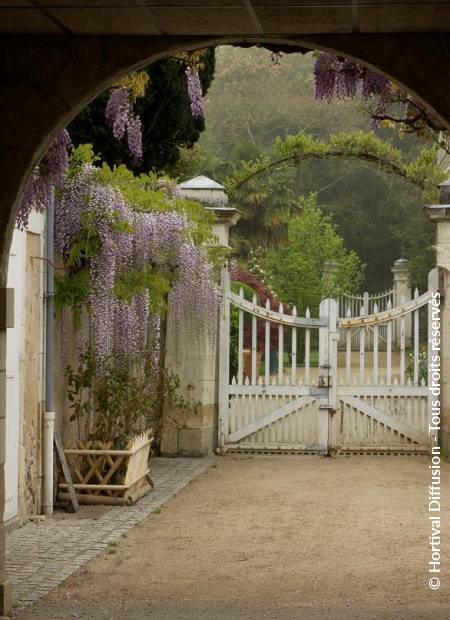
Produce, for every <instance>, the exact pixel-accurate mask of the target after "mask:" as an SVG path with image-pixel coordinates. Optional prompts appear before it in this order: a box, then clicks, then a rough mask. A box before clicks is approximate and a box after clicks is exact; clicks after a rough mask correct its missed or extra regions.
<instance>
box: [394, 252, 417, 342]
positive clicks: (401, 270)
mask: <svg viewBox="0 0 450 620" xmlns="http://www.w3.org/2000/svg"><path fill="white" fill-rule="evenodd" d="M391 272H392V274H393V275H394V285H393V288H394V295H393V296H394V299H393V300H392V301H393V305H394V307H396V306H400V304H402V303H406V302H407V301H410V300H411V286H410V284H409V276H408V260H407V259H406V258H399V259H397V260H396V261H395V262H394V265H393V267H391ZM395 327H396V328H397V329H395V330H394V346H395V348H396V349H400V328H399V327H398V326H397V325H396V326H395ZM405 346H406V347H411V346H412V315H411V314H408V315H407V316H406V317H405Z"/></svg>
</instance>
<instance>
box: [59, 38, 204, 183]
mask: <svg viewBox="0 0 450 620" xmlns="http://www.w3.org/2000/svg"><path fill="white" fill-rule="evenodd" d="M202 63H203V65H202V67H201V68H200V70H199V74H200V81H201V83H202V89H203V94H205V93H206V92H207V91H208V88H209V86H210V85H211V82H212V80H213V77H214V68H215V52H214V49H213V48H211V49H208V50H206V52H205V54H204V56H203V59H202ZM145 71H146V72H147V73H148V75H149V83H148V86H147V89H146V92H145V95H144V97H142V98H140V99H138V100H137V101H136V103H135V112H136V113H137V114H138V115H139V116H140V118H141V121H142V133H143V135H142V147H143V149H142V150H143V157H142V162H141V163H140V164H139V165H138V166H135V165H134V164H133V162H132V161H131V160H130V156H129V154H128V152H127V149H126V148H124V147H123V145H122V144H121V143H120V142H118V141H117V140H116V139H115V138H114V136H113V135H112V132H111V128H110V127H109V126H108V124H107V121H106V117H105V110H106V104H107V101H108V96H109V95H108V93H107V92H104V93H102V94H101V95H100V96H99V97H97V99H95V100H94V101H93V102H92V103H91V104H89V105H88V106H86V108H84V110H83V111H82V112H81V113H80V114H79V115H78V116H77V117H76V118H75V119H74V120H73V121H72V123H71V124H70V125H69V128H68V129H69V133H70V136H71V138H72V141H73V143H74V145H75V146H78V145H80V144H84V143H91V144H92V145H93V148H94V152H95V153H96V154H97V155H99V156H100V158H101V159H102V160H103V161H105V162H106V163H108V164H109V165H110V166H113V165H119V164H125V165H126V166H127V167H131V168H133V169H134V170H135V171H136V172H148V171H149V170H162V169H163V168H164V167H165V166H168V165H174V164H175V163H176V162H177V161H178V158H179V149H180V147H181V146H188V147H192V146H193V145H194V144H195V143H196V142H197V140H198V139H199V137H200V134H201V132H202V131H203V130H204V129H205V121H204V119H203V118H193V115H192V110H191V105H190V100H189V96H188V91H187V84H186V75H185V67H184V64H183V63H182V62H180V60H179V59H174V58H170V59H167V60H161V61H159V62H156V63H154V64H152V65H150V66H149V67H147V68H146V69H145Z"/></svg>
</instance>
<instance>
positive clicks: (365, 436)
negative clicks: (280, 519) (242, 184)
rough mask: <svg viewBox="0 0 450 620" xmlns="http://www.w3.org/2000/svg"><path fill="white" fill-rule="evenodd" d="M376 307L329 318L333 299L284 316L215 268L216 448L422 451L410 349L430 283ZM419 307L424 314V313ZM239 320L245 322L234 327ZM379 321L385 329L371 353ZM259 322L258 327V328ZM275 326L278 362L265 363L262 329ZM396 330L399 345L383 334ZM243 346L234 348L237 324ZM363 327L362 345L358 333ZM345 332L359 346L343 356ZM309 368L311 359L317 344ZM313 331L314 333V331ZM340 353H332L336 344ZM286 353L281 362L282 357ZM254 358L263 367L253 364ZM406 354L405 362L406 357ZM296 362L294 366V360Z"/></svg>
mask: <svg viewBox="0 0 450 620" xmlns="http://www.w3.org/2000/svg"><path fill="white" fill-rule="evenodd" d="M435 280H436V274H435V270H433V272H431V274H430V286H429V291H428V292H426V293H424V294H423V295H420V296H419V295H418V294H416V295H415V298H414V299H413V300H411V301H410V302H407V303H405V304H402V305H401V306H398V307H396V308H393V309H386V310H384V311H383V312H377V313H373V314H366V313H365V311H364V308H362V309H361V316H357V317H351V316H347V317H346V318H338V302H337V301H335V300H332V299H326V300H324V301H322V302H321V304H320V310H319V317H318V318H311V317H310V316H309V312H307V313H306V316H305V317H298V316H297V313H296V310H295V308H293V309H292V313H291V314H290V315H288V314H286V313H285V312H284V311H283V306H282V305H281V306H280V307H279V308H278V309H277V310H274V309H272V308H270V306H269V304H267V305H266V307H264V308H263V307H261V306H259V305H258V303H257V300H256V298H254V299H253V301H252V302H250V301H247V300H245V299H244V296H243V293H242V290H241V292H240V294H239V295H236V294H235V293H233V292H232V291H231V290H230V281H229V274H228V272H226V271H225V270H224V271H223V272H222V286H223V298H222V306H221V317H220V371H219V385H220V388H219V437H218V444H219V450H221V451H223V452H225V451H262V452H287V451H295V452H304V453H319V454H320V453H322V454H326V453H329V452H331V451H332V452H341V453H345V452H347V453H348V452H353V453H354V452H377V453H380V452H381V453H386V452H395V453H399V452H409V453H411V452H426V451H428V449H429V445H430V436H429V432H428V419H429V407H428V401H429V391H428V388H427V385H426V383H427V382H426V378H425V377H424V376H423V365H424V364H426V361H425V360H424V359H423V358H424V355H422V354H421V352H420V343H419V322H420V321H421V320H422V321H423V320H425V321H426V320H427V318H426V316H425V317H424V316H423V314H424V312H423V311H420V309H421V308H423V307H425V306H427V304H428V302H429V300H430V298H431V292H432V290H435V286H436V285H435ZM230 312H233V313H234V316H235V315H236V313H237V315H238V320H237V332H238V333H237V343H236V348H237V368H236V372H235V373H233V372H232V373H230ZM425 314H426V311H425ZM409 315H412V317H413V326H414V327H413V331H414V334H413V349H412V351H411V352H408V351H407V350H406V346H405V342H406V334H405V325H406V318H407V317H408V316H409ZM244 326H245V327H244ZM380 326H383V330H384V331H385V333H386V345H385V347H384V348H385V349H386V350H385V351H380V346H379V342H380ZM261 327H262V329H261ZM274 328H275V329H276V330H277V331H278V342H277V345H278V346H277V348H278V367H277V369H276V371H275V372H274V371H273V369H272V372H271V369H270V362H269V360H270V353H271V348H272V346H271V341H273V338H271V333H272V332H271V330H273V329H274ZM394 329H399V330H400V334H401V338H400V350H399V351H394V350H393V340H392V333H393V330H394ZM245 330H246V331H247V332H248V335H249V337H250V340H251V342H250V347H249V350H248V351H247V350H246V349H245V348H244V346H245V343H244V331H245ZM369 330H370V334H371V336H370V339H371V347H370V350H369V351H368V350H367V346H366V334H367V333H369ZM355 332H356V333H357V336H358V341H359V344H360V350H359V352H356V353H355V352H353V353H352V340H353V339H354V335H355ZM317 333H318V365H317V364H316V365H315V367H314V366H313V364H312V362H311V356H312V354H313V353H314V350H313V348H312V346H311V342H312V341H313V340H316V341H317ZM314 336H316V338H314ZM342 339H344V341H345V342H346V350H345V351H344V352H339V353H338V347H337V344H338V341H339V340H342ZM287 356H289V358H290V359H289V360H288V359H287ZM260 359H261V361H263V363H264V368H260ZM408 360H409V361H408ZM299 361H302V364H301V365H299V364H298V362H299Z"/></svg>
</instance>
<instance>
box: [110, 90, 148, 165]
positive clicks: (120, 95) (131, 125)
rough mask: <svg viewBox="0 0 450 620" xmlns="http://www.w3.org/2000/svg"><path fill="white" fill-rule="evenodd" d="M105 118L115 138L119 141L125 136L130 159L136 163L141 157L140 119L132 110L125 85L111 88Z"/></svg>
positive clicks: (130, 99) (129, 95)
mask: <svg viewBox="0 0 450 620" xmlns="http://www.w3.org/2000/svg"><path fill="white" fill-rule="evenodd" d="M106 120H107V121H108V124H109V126H110V127H111V129H112V132H113V136H114V137H115V138H116V139H117V140H119V141H120V142H121V141H123V140H124V139H125V138H126V140H127V145H128V151H129V153H130V156H131V159H132V161H133V163H134V164H138V163H139V162H140V161H141V159H142V127H141V119H140V118H139V116H138V115H137V114H135V112H134V110H133V104H132V97H131V94H130V92H129V90H128V89H127V88H125V86H119V87H117V88H113V89H111V92H110V95H109V99H108V103H107V105H106Z"/></svg>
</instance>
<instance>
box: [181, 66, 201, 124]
mask: <svg viewBox="0 0 450 620" xmlns="http://www.w3.org/2000/svg"><path fill="white" fill-rule="evenodd" d="M185 74H186V81H187V90H188V95H189V101H190V103H191V113H192V116H193V118H203V92H202V83H201V82H200V76H199V74H198V71H197V69H196V68H195V67H192V66H191V65H188V66H187V67H186V70H185Z"/></svg>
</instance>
